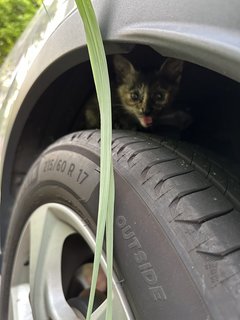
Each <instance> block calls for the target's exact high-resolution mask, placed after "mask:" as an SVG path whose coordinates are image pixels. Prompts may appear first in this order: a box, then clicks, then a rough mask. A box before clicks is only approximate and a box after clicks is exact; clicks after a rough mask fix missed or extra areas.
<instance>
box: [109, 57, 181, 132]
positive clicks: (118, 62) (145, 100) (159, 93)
mask: <svg viewBox="0 0 240 320" xmlns="http://www.w3.org/2000/svg"><path fill="white" fill-rule="evenodd" d="M114 66H115V71H116V76H117V81H118V87H117V92H118V96H119V100H120V102H121V106H122V107H123V108H124V109H125V111H127V112H128V113H130V114H132V115H133V116H134V117H135V118H136V119H137V120H138V121H139V123H140V124H141V126H143V127H149V126H151V125H152V123H153V121H154V119H153V118H154V117H156V116H158V115H159V114H160V113H161V111H162V110H163V109H164V108H166V107H167V106H169V105H170V104H171V102H172V100H173V98H174V96H175V95H176V93H177V90H178V86H179V82H180V79H181V74H182V67H183V62H182V61H179V60H175V59H167V60H166V61H165V62H164V64H163V65H162V67H161V69H160V70H159V71H155V72H152V73H148V74H144V73H141V72H138V71H136V70H135V68H134V67H133V65H132V64H131V63H130V62H129V61H128V60H127V59H125V58H124V57H122V56H115V58H114Z"/></svg>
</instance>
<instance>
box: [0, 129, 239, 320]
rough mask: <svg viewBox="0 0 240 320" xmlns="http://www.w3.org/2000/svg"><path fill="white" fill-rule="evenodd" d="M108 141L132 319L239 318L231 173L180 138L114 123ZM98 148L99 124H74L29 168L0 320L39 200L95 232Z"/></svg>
mask: <svg viewBox="0 0 240 320" xmlns="http://www.w3.org/2000/svg"><path fill="white" fill-rule="evenodd" d="M112 148H113V160H114V173H115V183H116V202H115V240H114V261H115V272H116V274H117V278H118V281H119V283H120V284H121V287H122V289H123V292H124V294H125V297H126V298H127V301H128V304H129V305H130V306H131V310H132V312H133V314H134V318H135V319H139V320H149V319H154V320H155V319H164V320H174V319H176V320H193V319H194V320H206V319H214V320H226V319H228V320H231V319H232V320H235V319H239V318H240V308H239V298H240V290H239V288H240V274H239V271H240V255H239V249H240V232H239V230H240V215H239V212H238V211H237V210H238V208H239V203H238V201H239V200H238V198H237V194H238V190H239V185H238V184H237V182H236V181H235V179H234V178H233V177H232V176H230V175H228V173H227V172H226V171H225V170H224V169H223V168H222V167H221V166H220V165H218V164H217V162H215V161H210V160H209V157H208V156H207V155H206V152H205V151H202V150H200V149H199V148H196V147H193V146H191V145H188V144H185V143H182V142H175V141H171V140H167V139H161V138H159V137H154V136H150V135H147V134H141V133H134V132H125V131H115V132H114V133H113V142H112ZM99 149H100V134H99V131H82V132H77V133H74V134H71V135H68V136H66V137H63V138H61V139H60V140H58V141H57V142H55V143H54V144H53V145H51V146H50V147H49V148H47V149H46V150H45V151H44V152H43V153H42V154H41V155H40V157H39V158H38V159H37V161H36V162H35V163H34V164H33V166H32V168H31V169H30V170H29V172H28V174H27V176H26V178H25V181H24V183H23V185H22V187H21V189H20V191H19V194H18V197H17V200H16V203H15V206H14V209H13V213H12V217H11V221H10V225H9V230H8V235H7V240H6V246H5V250H4V259H3V271H2V290H1V292H2V294H1V317H0V318H1V319H8V317H9V312H8V310H9V296H10V291H11V287H12V284H11V283H12V277H13V267H14V260H15V259H16V252H17V246H18V243H19V239H20V237H21V233H22V232H23V230H24V228H25V226H26V224H27V221H28V219H29V218H30V217H31V214H32V213H33V212H34V211H35V210H36V209H37V208H40V207H41V206H42V205H44V204H48V203H56V204H61V205H64V206H66V207H67V208H69V209H71V210H73V212H75V213H77V214H78V215H79V216H80V217H81V219H83V220H84V221H85V223H86V225H87V226H88V227H89V228H90V229H91V230H92V232H93V233H94V232H95V231H96V220H97V209H98V191H99ZM46 245H47V243H46ZM36 319H40V318H37V317H36ZM53 319H54V317H53ZM40 320H42V319H40Z"/></svg>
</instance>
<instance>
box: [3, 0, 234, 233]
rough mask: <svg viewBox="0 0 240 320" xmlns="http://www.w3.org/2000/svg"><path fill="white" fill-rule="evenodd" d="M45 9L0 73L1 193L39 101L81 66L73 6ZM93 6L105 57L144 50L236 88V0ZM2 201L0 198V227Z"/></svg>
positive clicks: (62, 2)
mask: <svg viewBox="0 0 240 320" xmlns="http://www.w3.org/2000/svg"><path fill="white" fill-rule="evenodd" d="M45 6H46V8H44V7H42V8H41V9H40V10H39V12H38V13H37V15H36V16H35V18H34V20H33V21H32V22H31V24H30V25H29V27H28V29H27V30H26V31H25V32H24V34H23V35H22V37H21V38H20V39H19V41H18V42H17V44H16V46H15V48H14V50H13V51H12V52H11V54H10V55H9V57H8V58H7V59H6V61H5V63H4V65H3V66H2V68H1V73H0V154H1V158H0V186H1V188H2V186H3V185H4V183H6V181H7V179H8V180H9V179H11V175H10V174H9V173H10V172H11V170H10V169H9V168H8V169H5V168H7V166H8V165H9V166H11V162H12V161H13V158H14V154H15V151H16V148H17V143H18V137H19V135H20V133H21V131H22V128H23V127H24V124H25V122H26V120H27V118H28V115H29V113H30V111H31V110H32V108H33V107H34V105H35V103H36V101H37V100H38V98H39V97H40V96H41V95H42V93H43V92H44V90H46V88H47V87H48V86H49V85H50V83H52V81H54V79H56V78H57V77H58V76H59V75H61V74H62V73H64V72H65V71H66V70H68V69H70V68H71V67H73V66H75V65H77V64H80V63H81V62H83V61H86V60H88V54H87V49H86V40H85V35H84V30H83V24H82V22H81V19H80V16H79V13H78V11H77V9H76V5H75V3H74V1H73V0H70V1H66V0H54V1H52V2H47V1H46V2H45ZM93 6H94V8H95V11H96V14H97V17H98V21H99V23H100V27H101V30H102V35H103V38H104V40H105V45H106V52H107V53H108V54H113V53H116V52H124V51H126V50H128V48H129V49H130V48H131V44H135V43H140V44H147V45H149V46H151V47H153V48H154V49H155V50H157V51H158V52H159V53H161V54H162V55H164V56H172V57H177V58H180V59H183V60H186V61H189V62H193V63H195V64H198V65H200V66H204V67H207V68H209V69H211V70H215V71H217V72H218V73H220V74H223V75H226V76H227V77H229V78H232V79H234V80H237V81H240V15H239V12H240V2H239V1H238V0H230V1H223V0H210V1H209V0H202V1H198V0H191V1H189V0H182V1H176V0H161V1H159V0H158V1H157V0H148V1H140V0H131V1H130V0H121V1H112V0H101V1H100V0H94V1H93ZM46 9H47V10H46ZM123 44H124V45H123ZM127 44H128V45H127ZM4 170H7V171H4ZM3 172H5V173H6V175H5V176H4V174H3ZM4 201H7V200H5V199H4V198H3V197H2V196H1V208H0V209H1V211H0V215H1V216H0V219H2V220H3V217H4V210H5V206H6V204H5V203H4ZM2 228H3V227H2Z"/></svg>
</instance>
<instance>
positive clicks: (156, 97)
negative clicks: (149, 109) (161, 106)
mask: <svg viewBox="0 0 240 320" xmlns="http://www.w3.org/2000/svg"><path fill="white" fill-rule="evenodd" d="M155 99H156V100H157V101H163V100H164V94H163V93H160V92H158V93H156V95H155Z"/></svg>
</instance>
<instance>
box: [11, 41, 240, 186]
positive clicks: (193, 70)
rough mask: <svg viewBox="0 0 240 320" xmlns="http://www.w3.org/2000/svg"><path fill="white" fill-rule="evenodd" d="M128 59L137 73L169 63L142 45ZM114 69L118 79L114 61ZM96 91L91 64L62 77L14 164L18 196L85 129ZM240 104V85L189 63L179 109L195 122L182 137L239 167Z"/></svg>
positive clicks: (36, 114) (40, 107)
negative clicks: (45, 156) (38, 163)
mask: <svg viewBox="0 0 240 320" xmlns="http://www.w3.org/2000/svg"><path fill="white" fill-rule="evenodd" d="M128 57H129V59H130V60H131V61H132V62H133V63H134V64H135V66H136V67H137V68H141V67H144V68H158V67H159V66H160V65H161V63H162V61H163V60H164V58H163V57H161V56H160V55H159V54H158V53H157V52H155V51H154V50H152V49H150V48H149V47H146V46H140V45H138V46H136V47H135V48H134V49H133V50H132V51H131V52H130V53H129V54H128ZM109 66H110V74H112V72H111V70H112V64H111V58H110V59H109ZM92 91H93V79H92V74H91V69H90V65H89V63H83V64H81V65H78V66H76V67H74V68H72V69H70V70H68V71H67V72H65V73H64V74H62V75H61V76H60V77H58V78H57V79H56V80H55V81H54V82H53V83H52V84H51V85H50V86H49V87H48V89H47V90H46V91H45V92H44V94H43V95H42V96H41V98H40V99H39V100H38V102H37V104H36V105H35V107H34V109H33V110H32V112H31V114H30V115H29V118H28V120H27V122H26V124H25V126H24V129H23V132H22V134H21V138H20V141H19V144H18V148H17V150H16V156H15V161H14V169H13V180H12V190H13V191H15V190H16V189H17V187H18V185H19V184H20V183H21V181H22V178H23V177H24V175H25V173H26V172H27V170H28V169H29V167H30V165H31V164H32V162H33V161H34V159H35V158H36V157H37V156H38V155H39V153H40V152H41V151H42V150H44V149H45V148H46V147H47V146H48V145H49V144H50V143H52V142H54V141H55V140H56V139H58V138H59V137H61V136H63V135H65V134H68V133H71V132H73V131H76V130H78V129H79V126H78V123H79V121H80V119H79V110H80V108H81V106H82V105H83V104H84V102H85V101H86V99H87V98H88V97H89V96H90V94H91V92H92ZM239 101H240V84H239V83H237V82H235V81H233V80H231V79H228V78H226V77H224V76H222V75H220V74H218V73H216V72H213V71H211V70H208V69H205V68H202V67H200V66H197V65H194V64H191V63H185V67H184V74H183V79H182V83H181V89H180V92H179V94H178V97H177V99H176V102H175V104H176V105H177V106H178V107H179V108H182V109H183V110H185V111H186V112H188V113H189V114H191V116H192V118H193V123H192V125H191V126H190V127H189V128H187V129H186V130H184V131H183V132H181V133H180V136H181V138H182V139H184V140H188V141H191V142H192V143H195V144H200V145H202V146H204V147H205V148H208V149H211V150H212V151H214V152H216V153H218V154H220V155H223V156H224V157H230V158H231V159H232V161H234V162H237V161H238V159H239V158H240V148H239V142H238V140H239V136H240V129H239V120H238V119H239V118H240V109H239Z"/></svg>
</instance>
